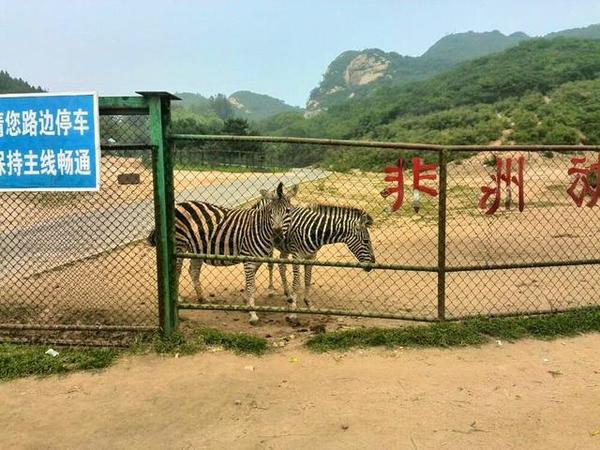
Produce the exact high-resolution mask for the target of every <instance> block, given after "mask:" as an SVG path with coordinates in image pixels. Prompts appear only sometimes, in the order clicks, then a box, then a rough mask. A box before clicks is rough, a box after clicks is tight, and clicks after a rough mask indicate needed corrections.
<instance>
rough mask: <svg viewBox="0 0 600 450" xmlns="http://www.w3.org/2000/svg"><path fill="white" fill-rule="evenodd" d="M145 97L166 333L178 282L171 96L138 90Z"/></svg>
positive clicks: (173, 321) (172, 321)
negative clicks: (170, 139)
mask: <svg viewBox="0 0 600 450" xmlns="http://www.w3.org/2000/svg"><path fill="white" fill-rule="evenodd" d="M138 94H141V95H143V96H144V97H145V98H146V99H147V100H148V108H149V116H150V141H151V143H152V145H153V146H154V151H153V153H152V171H153V174H154V177H153V178H154V214H155V224H156V266H157V281H158V315H159V326H160V329H161V331H162V333H164V334H165V335H169V334H171V333H172V332H173V331H175V329H176V328H177V303H176V302H177V283H176V282H175V256H174V255H175V249H174V239H173V234H174V229H173V218H174V205H175V194H174V187H173V163H172V151H171V150H172V149H171V147H170V144H169V142H168V140H167V136H168V133H169V131H170V125H171V100H173V99H177V100H178V98H177V97H175V96H173V95H171V94H169V93H167V92H138Z"/></svg>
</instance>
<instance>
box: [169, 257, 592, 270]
mask: <svg viewBox="0 0 600 450" xmlns="http://www.w3.org/2000/svg"><path fill="white" fill-rule="evenodd" d="M175 256H176V257H177V258H186V259H201V260H203V261H208V260H212V261H225V262H232V263H243V262H257V263H274V264H286V265H292V264H298V265H301V266H325V267H341V268H349V269H383V270H404V271H407V272H431V273H436V272H437V271H438V268H437V267H433V266H431V267H428V266H411V265H403V264H379V263H373V264H372V263H356V262H340V261H319V260H312V259H296V260H295V259H281V258H262V257H257V256H230V255H209V254H205V253H176V254H175ZM596 264H600V259H581V260H573V261H548V262H530V263H513V264H493V265H492V264H490V265H472V266H447V267H446V272H475V271H482V270H510V269H536V268H543V267H565V266H585V265H596Z"/></svg>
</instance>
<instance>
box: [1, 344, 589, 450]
mask: <svg viewBox="0 0 600 450" xmlns="http://www.w3.org/2000/svg"><path fill="white" fill-rule="evenodd" d="M599 345H600V336H599V335H589V336H585V337H578V338H574V339H568V340H559V341H554V342H541V341H524V342H519V343H516V344H509V343H502V345H498V344H493V345H487V346H484V347H482V348H467V349H453V350H414V349H398V350H396V351H389V350H369V351H356V352H351V353H346V354H335V353H332V354H324V355H315V354H310V353H308V352H307V351H305V350H302V349H300V348H291V349H290V348H288V349H286V350H285V351H278V352H275V353H273V354H270V355H268V356H265V357H261V358H256V357H240V356H235V355H232V354H229V353H225V352H215V353H204V354H198V355H195V356H190V357H180V358H172V357H169V358H159V357H155V356H152V357H132V358H129V359H127V360H124V361H121V362H120V363H119V364H118V365H117V366H116V367H114V368H111V369H108V370H106V371H103V372H100V373H98V374H90V373H79V374H73V375H69V376H65V377H52V378H48V379H42V380H38V379H25V380H18V381H14V382H11V383H6V384H2V385H0V398H1V399H2V402H0V421H1V422H2V424H3V427H2V429H1V430H0V437H1V439H2V446H3V447H4V448H48V449H54V448H56V449H79V448H98V449H101V448H106V449H108V448H110V449H113V448H123V449H134V448H146V449H155V448H156V449H166V448H173V449H223V448H228V449H229V448H236V449H237V448H240V449H242V448H243V449H288V448H293V449H304V448H307V449H314V448H319V449H321V448H323V449H334V448H335V449H338V448H340V449H341V448H344V449H363V448H385V449H392V448H407V449H438V448H448V449H465V448H469V449H470V448H473V449H475V448H494V449H500V448H511V449H512V448H514V449H544V450H546V449H561V450H562V449H588V448H589V449H593V448H598V447H599V446H600V417H599V416H598V405H599V404H600V389H599V385H600V365H599V364H598V358H597V349H598V346H599Z"/></svg>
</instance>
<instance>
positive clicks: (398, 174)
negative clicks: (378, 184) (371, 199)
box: [380, 158, 404, 211]
mask: <svg viewBox="0 0 600 450" xmlns="http://www.w3.org/2000/svg"><path fill="white" fill-rule="evenodd" d="M403 167H404V164H403V161H402V158H400V159H399V160H398V165H396V166H388V167H386V168H385V169H383V171H384V172H385V173H390V174H394V175H387V176H386V177H385V178H384V180H385V181H388V182H389V181H392V182H395V183H396V186H393V187H392V186H390V187H387V188H385V189H384V190H383V191H381V192H380V194H381V196H382V197H383V198H386V197H387V196H389V195H392V194H394V193H398V196H397V197H396V200H395V201H394V203H393V204H392V206H391V209H392V211H397V210H398V209H400V207H401V206H402V202H403V201H404V173H403V172H402V170H403Z"/></svg>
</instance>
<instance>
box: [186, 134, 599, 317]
mask: <svg viewBox="0 0 600 450" xmlns="http://www.w3.org/2000/svg"><path fill="white" fill-rule="evenodd" d="M256 139H258V140H255V141H244V142H236V141H235V140H232V141H225V140H224V141H219V140H215V141H204V140H201V141H199V142H194V141H193V140H177V139H176V140H175V142H176V148H175V150H174V161H175V171H174V176H175V184H176V186H177V193H176V199H177V201H178V202H182V201H189V200H195V201H203V202H209V203H212V204H216V205H219V206H221V207H223V208H239V207H242V208H243V207H246V208H248V207H250V206H251V205H253V204H254V203H256V201H257V199H258V192H259V190H260V189H271V190H272V189H274V187H275V186H276V184H277V183H278V182H279V181H281V182H283V183H284V184H285V185H286V186H289V185H292V184H298V185H299V186H300V190H299V193H298V195H297V196H296V197H295V198H294V199H293V202H294V205H295V206H297V207H307V206H308V205H314V204H333V205H338V206H346V207H352V208H359V209H361V210H364V211H365V212H367V213H368V214H370V215H371V216H372V217H373V219H374V223H373V225H372V226H371V227H370V230H369V231H370V238H371V242H372V245H373V249H374V253H375V256H376V261H377V264H384V265H389V266H392V267H386V268H385V269H382V268H376V269H375V270H373V271H371V272H365V271H363V270H361V269H360V268H348V267H336V264H339V263H348V262H352V261H354V262H356V259H355V257H354V256H353V255H352V253H351V252H350V251H349V249H348V247H347V246H346V245H344V243H342V242H338V243H335V244H330V245H325V246H324V247H323V248H322V249H321V250H320V251H319V252H318V256H317V260H318V261H319V262H320V263H322V264H323V265H319V266H315V267H314V268H313V270H312V272H313V276H312V283H311V291H310V307H306V306H305V305H303V304H302V301H301V300H300V301H299V306H301V308H300V309H299V311H300V312H302V311H304V312H321V313H328V312H331V313H335V314H344V313H347V314H350V315H365V316H381V317H398V318H406V319H424V320H432V319H436V318H438V317H439V316H438V309H437V307H438V300H439V299H438V284H437V283H438V274H437V273H436V270H437V269H438V250H439V247H438V246H439V241H438V230H439V221H438V219H439V213H440V210H439V195H437V194H439V189H440V187H439V184H438V183H439V175H440V168H439V167H437V165H435V164H436V162H437V161H438V159H437V158H438V150H437V149H435V150H436V151H433V152H425V151H418V150H417V151H416V150H414V149H407V150H400V149H393V150H391V149H385V150H384V149H379V150H378V149H373V148H360V147H352V148H350V147H343V146H339V145H336V146H335V147H332V146H328V145H319V144H311V145H307V144H302V143H298V142H289V143H285V142H277V143H272V142H271V143H268V142H260V138H256ZM456 150H458V149H456ZM469 150H476V149H469ZM415 158H417V159H415ZM448 158H449V163H448V166H447V191H446V192H447V200H446V234H445V241H446V246H445V254H446V261H445V267H446V268H447V270H448V273H447V274H446V281H445V288H446V291H445V298H444V300H445V308H444V309H445V310H444V311H443V312H444V313H445V318H448V319H453V318H464V317H470V316H477V315H517V314H531V313H539V312H552V311H560V310H565V309H570V308H574V307H579V306H589V305H597V304H598V300H597V299H596V296H594V295H593V294H594V292H596V290H597V288H598V286H597V283H598V282H599V281H600V279H599V278H598V265H595V264H594V260H596V261H597V260H598V258H599V256H600V248H599V245H600V244H598V242H597V240H595V239H594V236H596V235H597V233H598V229H597V228H598V226H599V225H598V223H599V222H598V218H599V217H598V209H597V207H595V206H596V205H594V204H592V203H593V196H594V195H596V196H597V194H594V193H595V192H596V191H595V175H594V173H595V169H594V167H593V165H594V164H595V163H596V164H597V162H598V153H597V152H592V151H579V152H577V153H575V150H573V151H572V152H565V151H562V152H550V151H548V150H540V151H526V149H522V150H521V149H520V151H514V152H510V151H508V152H507V151H502V152H497V153H495V152H492V151H489V152H481V151H480V152H476V151H473V152H467V151H464V152H460V151H452V152H448ZM573 158H579V159H578V160H577V161H579V162H578V163H577V164H579V165H577V164H575V163H574V162H573V161H574V159H573ZM582 158H584V159H585V161H584V160H583V159H582ZM400 159H401V160H402V169H403V170H402V181H400V182H399V181H398V180H397V178H399V176H398V174H399V171H398V170H396V171H394V169H393V168H397V167H399V164H400V163H399V160H400ZM431 164H434V165H433V166H431ZM428 165H430V166H428ZM575 166H577V167H579V168H583V169H582V170H581V171H580V172H573V171H572V168H573V167H575ZM353 167H354V168H353ZM356 167H365V169H356ZM386 167H387V168H388V169H387V170H386V169H385V168H386ZM570 169H571V172H570ZM509 170H510V175H508V171H509ZM578 174H579V175H578ZM386 176H387V177H388V180H387V181H386ZM498 176H500V178H499V179H498V180H499V185H500V186H499V188H498V189H496V185H497V184H498V183H497V182H495V181H494V178H493V177H498ZM578 176H579V178H578ZM390 177H391V178H390ZM394 177H396V179H393V178H394ZM584 179H585V180H586V181H587V182H588V184H587V185H586V184H585V182H586V181H583V180H584ZM507 180H510V182H507ZM400 185H401V186H402V188H403V189H402V191H403V192H402V195H403V203H402V205H401V206H400V205H399V202H397V199H398V197H399V196H400V195H401V194H400V193H399V192H395V191H394V189H392V188H396V189H397V188H398V187H399V186H400ZM417 185H419V188H415V187H416V186H417ZM570 186H575V191H574V192H573V193H572V195H571V194H569V192H568V190H569V188H570ZM586 186H587V187H586ZM582 189H583V190H585V189H587V194H586V195H584V198H583V203H582V205H581V206H577V204H576V202H577V201H578V200H576V199H575V197H577V196H578V195H580V194H581V192H582ZM432 190H434V191H437V192H433V191H432ZM484 197H485V198H484ZM394 204H395V205H394ZM520 204H521V205H520ZM393 206H398V208H396V209H395V210H393V209H394V208H393ZM520 206H522V208H521V209H522V211H520ZM492 210H494V211H492ZM278 256H279V255H278V252H277V250H275V252H274V257H275V258H277V257H278ZM581 260H589V264H581V265H578V266H559V267H538V268H528V267H523V268H520V269H509V268H507V269H504V270H479V269H485V268H488V267H489V266H494V265H510V264H522V265H525V266H527V265H530V264H537V263H550V264H552V263H556V264H563V265H564V264H568V263H569V262H571V261H581ZM328 264H330V266H328ZM394 266H395V267H394ZM404 266H419V267H422V268H427V267H429V268H430V269H431V271H430V272H417V271H411V270H404V269H405V268H406V267H404ZM466 266H469V267H470V266H472V269H473V270H472V271H462V270H461V269H462V268H464V267H466ZM453 270H456V271H453ZM458 270H461V271H458ZM190 276H191V275H188V274H187V273H185V271H184V273H183V275H182V277H181V281H180V300H181V301H182V302H183V303H182V304H181V305H180V306H181V307H183V308H194V309H197V308H207V309H224V310H227V309H232V310H238V309H240V308H242V309H243V308H244V306H243V305H244V293H243V289H244V272H243V268H242V265H241V264H240V265H236V266H229V267H214V266H210V265H207V264H205V265H204V266H203V269H202V273H201V283H202V286H203V290H204V292H205V293H206V295H205V298H204V299H203V301H204V304H202V303H198V299H197V298H196V293H195V291H194V289H193V286H192V283H191V282H190ZM273 278H274V281H275V283H274V287H275V292H276V293H275V295H272V294H273V292H272V289H271V286H270V283H269V276H268V270H267V267H266V264H263V265H262V267H261V268H260V269H259V271H258V274H257V280H256V283H257V291H256V304H257V306H258V307H259V309H261V310H277V311H281V310H285V309H286V308H289V306H287V305H288V303H287V302H286V297H289V296H286V295H284V294H283V291H282V283H281V281H280V277H279V274H278V272H277V269H275V273H274V276H273ZM287 278H288V280H290V281H291V267H290V266H287ZM303 281H304V279H303V277H301V283H302V284H303ZM302 295H303V290H302V289H301V291H300V297H301V296H302Z"/></svg>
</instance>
